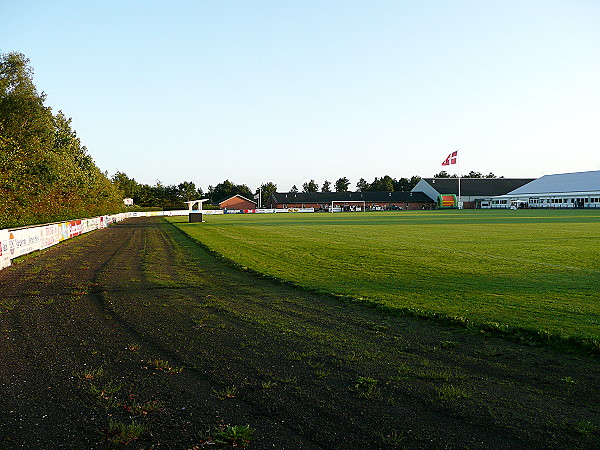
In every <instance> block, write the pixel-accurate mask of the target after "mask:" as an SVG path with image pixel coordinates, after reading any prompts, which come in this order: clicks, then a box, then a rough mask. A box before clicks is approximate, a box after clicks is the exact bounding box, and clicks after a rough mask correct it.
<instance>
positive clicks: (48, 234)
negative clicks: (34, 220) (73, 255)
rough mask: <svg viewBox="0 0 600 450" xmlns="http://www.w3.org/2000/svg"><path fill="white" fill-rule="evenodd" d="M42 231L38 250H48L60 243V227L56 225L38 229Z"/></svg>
mask: <svg viewBox="0 0 600 450" xmlns="http://www.w3.org/2000/svg"><path fill="white" fill-rule="evenodd" d="M40 228H41V230H42V242H41V243H40V248H41V249H44V248H48V247H52V246H53V245H56V244H58V243H59V242H60V226H59V225H58V224H56V223H55V224H52V225H46V226H43V227H40Z"/></svg>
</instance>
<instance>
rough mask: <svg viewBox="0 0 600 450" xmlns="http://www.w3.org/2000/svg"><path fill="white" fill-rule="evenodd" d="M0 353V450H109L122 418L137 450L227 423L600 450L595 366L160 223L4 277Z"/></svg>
mask: <svg viewBox="0 0 600 450" xmlns="http://www.w3.org/2000/svg"><path fill="white" fill-rule="evenodd" d="M323 270H326V268H323ZM0 354H1V355H2V356H1V357H2V360H1V364H0V387H1V392H0V447H1V448H36V449H44V448H48V449H55V448H78V449H79V448H107V447H108V448H110V447H114V446H115V445H117V444H115V443H113V442H111V441H110V439H111V437H114V433H110V432H109V424H110V423H111V421H112V422H113V423H122V424H131V422H132V421H134V422H136V423H139V424H142V425H143V426H144V431H143V432H142V433H141V435H140V436H139V437H138V438H137V439H135V440H132V441H131V442H130V443H129V444H127V446H128V447H129V448H170V449H171V448H174V449H178V448H179V449H192V448H205V447H208V448H212V447H215V446H218V445H219V444H215V445H213V443H214V442H215V440H218V436H219V432H220V430H222V429H223V427H224V426H225V425H228V424H229V425H249V426H250V427H252V428H253V429H255V432H254V434H253V436H252V438H251V440H250V442H249V448H256V449H262V448H277V449H300V448H302V449H311V448H332V449H334V448H340V449H366V448H393V447H397V448H511V449H512V448H569V449H575V448H599V447H600V433H599V426H600V422H599V416H600V415H599V412H600V395H599V389H598V386H600V373H599V364H598V358H597V357H596V356H586V355H574V354H567V353H563V352H559V351H557V350H552V349H549V348H544V347H539V346H535V345H533V344H522V343H515V342H509V341H506V340H502V339H500V338H498V337H496V336H492V335H488V334H486V333H481V332H480V331H477V332H475V331H469V330H464V329H457V328H452V327H449V326H446V325H443V324H438V323H436V322H434V321H425V320H420V319H416V318H411V317H398V316H390V315H389V314H386V313H384V312H381V311H378V310H376V309H374V308H368V307H366V306H364V305H360V304H353V303H351V302H343V301H340V300H336V299H333V298H329V297H326V296H320V295H316V294H313V293H309V292H305V291H302V290H300V289H297V288H294V287H291V286H286V285H284V284H279V283H276V282H273V281H271V280H268V279H264V278H261V277H258V276H256V275H253V274H251V273H248V272H244V271H241V270H239V269H237V268H235V267H234V266H233V265H231V264H228V263H227V262H225V261H221V260H219V259H218V258H216V257H215V256H214V255H211V254H210V253H208V252H207V251H206V250H204V249H203V248H202V247H200V246H198V245H197V243H195V242H194V241H192V240H191V239H189V238H188V237H187V236H186V235H184V234H183V233H181V232H180V231H179V230H177V229H176V228H174V227H173V226H171V225H170V224H168V223H166V222H164V221H162V220H161V219H130V220H128V221H125V222H122V223H119V224H115V225H113V226H111V227H110V228H109V229H107V230H103V231H99V232H94V233H92V234H89V235H85V236H81V237H79V238H76V239H72V240H69V241H67V242H65V243H63V244H61V245H59V246H56V247H53V248H50V249H48V250H46V251H43V252H41V253H39V254H37V255H35V256H30V257H26V258H24V259H22V260H21V261H18V262H17V264H15V265H14V266H12V267H10V268H8V269H6V270H3V271H1V272H0ZM181 368H182V370H180V369H181ZM169 369H170V370H169Z"/></svg>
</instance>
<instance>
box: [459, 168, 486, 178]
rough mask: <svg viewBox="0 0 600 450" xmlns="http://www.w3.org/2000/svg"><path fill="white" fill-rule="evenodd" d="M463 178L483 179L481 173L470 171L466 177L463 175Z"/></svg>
mask: <svg viewBox="0 0 600 450" xmlns="http://www.w3.org/2000/svg"><path fill="white" fill-rule="evenodd" d="M462 177H463V178H483V175H482V174H481V172H474V171H472V170H471V171H470V172H469V174H468V175H463V176H462Z"/></svg>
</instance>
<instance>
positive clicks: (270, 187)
mask: <svg viewBox="0 0 600 450" xmlns="http://www.w3.org/2000/svg"><path fill="white" fill-rule="evenodd" d="M275 192H277V185H276V184H275V183H273V182H272V181H268V182H266V183H263V184H261V185H260V197H261V202H262V203H261V206H263V205H266V204H267V203H268V201H269V198H271V195H273V194H274V193H275ZM256 193H257V194H258V189H257V190H256Z"/></svg>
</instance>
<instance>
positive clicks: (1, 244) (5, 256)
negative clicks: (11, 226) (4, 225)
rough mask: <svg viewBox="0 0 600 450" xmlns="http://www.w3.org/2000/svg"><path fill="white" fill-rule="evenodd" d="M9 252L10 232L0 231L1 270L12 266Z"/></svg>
mask: <svg viewBox="0 0 600 450" xmlns="http://www.w3.org/2000/svg"><path fill="white" fill-rule="evenodd" d="M9 255H10V253H9V251H8V231H6V230H0V269H4V268H5V267H8V266H10V256H9Z"/></svg>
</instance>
